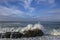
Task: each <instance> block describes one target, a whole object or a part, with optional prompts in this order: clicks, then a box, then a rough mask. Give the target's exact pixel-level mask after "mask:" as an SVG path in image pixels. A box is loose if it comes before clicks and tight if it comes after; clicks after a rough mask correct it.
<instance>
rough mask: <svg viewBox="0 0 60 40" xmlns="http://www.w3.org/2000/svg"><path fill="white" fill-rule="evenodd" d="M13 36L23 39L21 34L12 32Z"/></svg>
mask: <svg viewBox="0 0 60 40" xmlns="http://www.w3.org/2000/svg"><path fill="white" fill-rule="evenodd" d="M11 35H12V36H11V38H21V37H22V35H23V34H22V33H19V32H12V34H11Z"/></svg>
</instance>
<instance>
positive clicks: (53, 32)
mask: <svg viewBox="0 0 60 40" xmlns="http://www.w3.org/2000/svg"><path fill="white" fill-rule="evenodd" d="M51 35H60V30H59V29H53V30H52V31H51Z"/></svg>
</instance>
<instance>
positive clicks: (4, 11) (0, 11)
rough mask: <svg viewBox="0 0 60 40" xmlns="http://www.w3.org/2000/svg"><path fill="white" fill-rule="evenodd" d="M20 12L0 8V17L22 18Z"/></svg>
mask: <svg viewBox="0 0 60 40" xmlns="http://www.w3.org/2000/svg"><path fill="white" fill-rule="evenodd" d="M23 13H24V12H22V11H20V10H17V9H12V8H7V7H3V6H0V15H4V16H18V15H19V16H23Z"/></svg>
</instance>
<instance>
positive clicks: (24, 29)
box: [20, 24, 45, 34]
mask: <svg viewBox="0 0 60 40" xmlns="http://www.w3.org/2000/svg"><path fill="white" fill-rule="evenodd" d="M35 29H38V30H42V31H43V32H45V29H44V27H43V26H42V25H41V24H35V25H32V24H28V25H27V27H24V28H22V30H21V31H20V32H21V33H23V34H24V31H28V30H35Z"/></svg>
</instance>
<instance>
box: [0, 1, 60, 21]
mask: <svg viewBox="0 0 60 40" xmlns="http://www.w3.org/2000/svg"><path fill="white" fill-rule="evenodd" d="M21 20H22V21H31V20H33V21H34V20H37V21H38V20H40V21H60V0H0V21H21Z"/></svg>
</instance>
